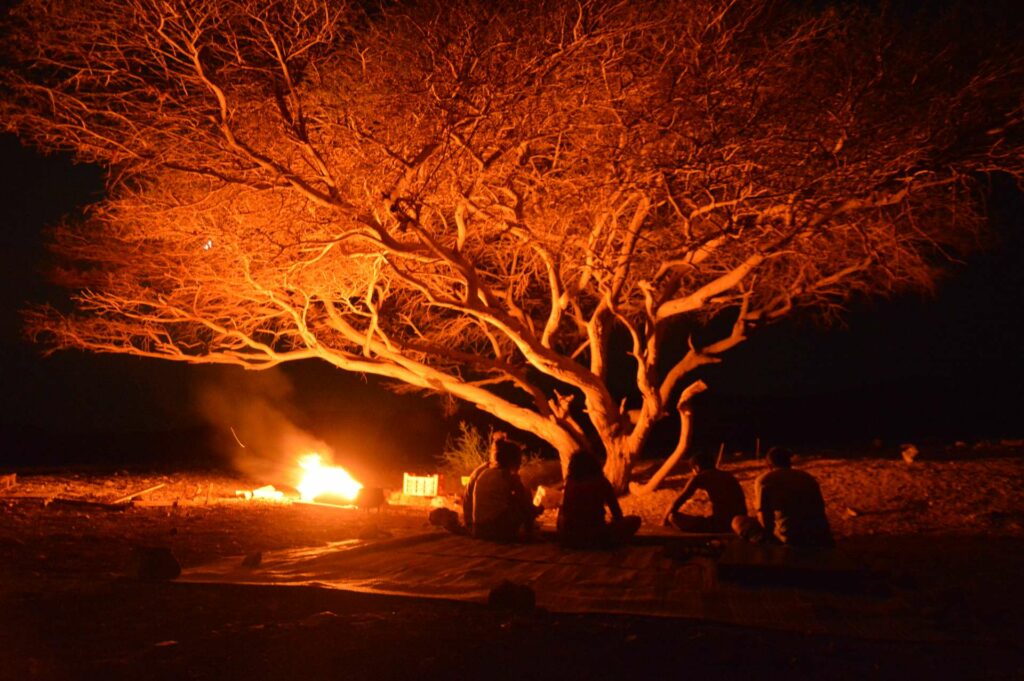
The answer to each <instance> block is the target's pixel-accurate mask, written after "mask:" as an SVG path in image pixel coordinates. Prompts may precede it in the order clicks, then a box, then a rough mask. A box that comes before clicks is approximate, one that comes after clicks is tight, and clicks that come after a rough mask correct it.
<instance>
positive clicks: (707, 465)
mask: <svg viewBox="0 0 1024 681" xmlns="http://www.w3.org/2000/svg"><path fill="white" fill-rule="evenodd" d="M717 464H718V455H717V454H715V453H714V452H711V451H703V452H697V453H696V454H694V456H693V465H694V466H696V467H697V470H701V471H709V470H711V469H713V468H715V467H716V466H717Z"/></svg>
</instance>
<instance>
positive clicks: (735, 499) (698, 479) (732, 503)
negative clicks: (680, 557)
mask: <svg viewBox="0 0 1024 681" xmlns="http://www.w3.org/2000/svg"><path fill="white" fill-rule="evenodd" d="M716 459H717V457H716V456H715V454H714V453H712V452H701V453H699V454H697V456H696V457H694V461H693V463H694V466H695V468H696V472H695V473H694V474H693V477H691V478H690V480H689V482H687V483H686V486H685V487H683V491H682V492H680V493H679V496H677V497H676V499H675V501H673V502H672V505H671V506H670V507H669V508H668V511H666V512H665V517H664V519H663V520H662V524H663V525H666V526H668V525H669V524H671V525H674V526H675V527H677V528H678V529H680V530H681V531H683V532H701V533H715V532H718V533H727V532H731V531H732V520H733V518H735V517H736V516H746V515H747V501H746V499H745V498H744V496H743V488H742V487H740V483H739V481H738V480H737V479H736V476H735V475H733V474H732V473H729V472H727V471H723V470H721V469H720V468H718V467H717V466H716V465H715V464H716ZM698 490H704V491H705V492H706V493H707V495H708V499H709V500H710V501H711V515H710V516H698V515H690V514H687V513H680V512H679V508H680V507H681V506H682V505H683V504H685V503H686V502H687V501H688V500H689V499H690V498H691V497H692V496H693V495H694V493H696V492H697V491H698Z"/></svg>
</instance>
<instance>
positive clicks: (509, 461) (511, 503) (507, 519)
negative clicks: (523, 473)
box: [470, 439, 541, 542]
mask: <svg viewBox="0 0 1024 681" xmlns="http://www.w3.org/2000/svg"><path fill="white" fill-rule="evenodd" d="M493 446H494V463H493V465H490V466H489V467H487V468H484V469H483V470H481V471H480V473H479V475H477V476H476V478H475V480H473V484H472V491H471V498H472V504H471V506H470V509H471V514H472V516H471V517H472V525H471V526H470V531H471V532H472V535H473V536H474V537H476V538H478V539H489V540H491V541H501V542H511V541H516V540H517V539H518V538H520V536H521V535H525V534H529V533H530V531H531V530H532V529H533V524H534V520H535V519H536V518H537V516H538V515H540V512H541V509H538V508H537V507H536V506H534V505H533V502H532V501H531V500H530V494H529V492H527V491H526V487H524V486H523V481H522V480H521V479H520V478H519V467H520V466H521V465H522V463H523V452H522V448H521V446H520V445H519V444H518V443H516V442H512V441H511V440H507V439H499V440H496V441H495V442H494V443H493Z"/></svg>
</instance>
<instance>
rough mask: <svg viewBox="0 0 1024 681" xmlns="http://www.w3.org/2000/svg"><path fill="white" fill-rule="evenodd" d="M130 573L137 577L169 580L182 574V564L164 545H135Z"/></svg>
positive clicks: (129, 568)
mask: <svg viewBox="0 0 1024 681" xmlns="http://www.w3.org/2000/svg"><path fill="white" fill-rule="evenodd" d="M128 574H129V575H131V576H132V577H135V578H136V579H147V580H169V579H175V578H176V577H178V575H180V574H181V564H180V563H179V562H178V559H177V558H175V557H174V554H173V553H172V552H171V550H170V549H169V548H167V547H164V546H135V547H133V548H132V557H131V560H130V562H129V567H128Z"/></svg>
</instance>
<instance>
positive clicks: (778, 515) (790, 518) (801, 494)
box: [754, 468, 832, 546]
mask: <svg viewBox="0 0 1024 681" xmlns="http://www.w3.org/2000/svg"><path fill="white" fill-rule="evenodd" d="M754 505H755V507H756V509H757V510H758V511H759V512H760V513H761V514H762V517H763V518H764V519H765V522H766V523H768V522H772V521H773V522H774V528H773V532H774V534H775V536H776V537H778V539H779V540H780V541H782V543H784V544H793V545H796V546H827V545H829V544H831V543H832V534H831V531H830V530H829V526H828V519H827V518H826V517H825V500H824V499H823V498H822V496H821V488H820V487H819V486H818V481H817V480H815V479H814V477H813V476H812V475H811V474H809V473H805V472H804V471H798V470H795V469H792V468H776V469H774V470H771V471H768V472H767V473H765V474H764V475H762V476H761V477H759V478H758V479H757V481H756V482H755V483H754Z"/></svg>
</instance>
